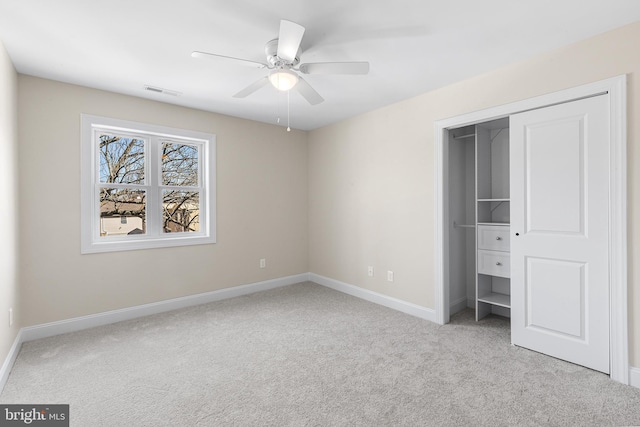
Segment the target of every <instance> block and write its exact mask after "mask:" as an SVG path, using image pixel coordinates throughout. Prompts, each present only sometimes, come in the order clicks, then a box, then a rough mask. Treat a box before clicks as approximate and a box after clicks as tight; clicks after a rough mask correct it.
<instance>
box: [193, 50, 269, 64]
mask: <svg viewBox="0 0 640 427" xmlns="http://www.w3.org/2000/svg"><path fill="white" fill-rule="evenodd" d="M191 56H192V57H194V58H203V59H212V60H220V59H221V60H225V61H229V60H230V61H235V62H237V63H239V64H242V65H248V66H250V67H254V68H266V67H267V64H263V63H261V62H256V61H251V60H249V59H240V58H234V57H232V56H224V55H216V54H215V53H207V52H198V51H197V50H196V51H193V52H191Z"/></svg>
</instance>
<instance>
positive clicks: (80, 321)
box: [22, 273, 309, 342]
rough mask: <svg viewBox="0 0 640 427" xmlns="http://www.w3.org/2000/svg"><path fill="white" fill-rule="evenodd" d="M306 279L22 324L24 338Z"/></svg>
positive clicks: (283, 279) (289, 278) (302, 276)
mask: <svg viewBox="0 0 640 427" xmlns="http://www.w3.org/2000/svg"><path fill="white" fill-rule="evenodd" d="M307 280H309V274H308V273H303V274H297V275H294V276H287V277H280V278H278V279H272V280H266V281H264V282H256V283H251V284H248V285H241V286H234V287H232V288H226V289H220V290H217V291H211V292H205V293H202V294H196V295H189V296H186V297H180V298H173V299H170V300H166V301H159V302H154V303H150V304H143V305H138V306H135V307H128V308H123V309H120V310H112V311H106V312H104V313H97V314H90V315H88V316H81V317H74V318H72V319H66V320H60V321H57V322H51V323H44V324H41V325H36V326H27V327H26V328H22V342H27V341H32V340H37V339H40V338H47V337H52V336H54V335H60V334H66V333H69V332H75V331H80V330H82V329H89V328H93V327H96V326H102V325H109V324H111V323H117V322H122V321H124V320H130V319H136V318H138V317H144V316H149V315H152V314H158V313H164V312H166V311H171V310H177V309H179V308H184V307H192V306H195V305H200V304H207V303H210V302H214V301H220V300H224V299H229V298H234V297H238V296H241V295H248V294H252V293H254V292H260V291H266V290H269V289H275V288H279V287H281V286H288V285H293V284H295V283H300V282H305V281H307Z"/></svg>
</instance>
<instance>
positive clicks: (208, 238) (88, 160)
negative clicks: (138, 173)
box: [80, 114, 216, 254]
mask: <svg viewBox="0 0 640 427" xmlns="http://www.w3.org/2000/svg"><path fill="white" fill-rule="evenodd" d="M80 117H81V136H80V143H81V150H80V151H81V168H80V172H81V185H80V187H81V188H80V193H81V194H80V200H81V215H80V227H81V233H80V234H81V244H80V251H81V253H82V254H91V253H100V252H116V251H127V250H137V249H151V248H165V247H173V246H188V245H205V244H213V243H216V226H215V224H216V221H215V212H216V197H215V194H216V193H215V189H216V186H215V165H216V161H215V155H216V137H215V135H213V134H209V133H203V132H196V131H191V130H184V129H175V128H170V127H164V126H157V125H150V124H145V123H138V122H132V121H127V120H120V119H113V118H109V117H101V116H94V115H89V114H81V115H80ZM100 131H107V132H112V133H115V134H118V135H126V136H135V137H136V138H140V139H143V140H144V141H145V184H144V185H136V187H139V188H140V189H143V190H146V203H147V206H146V215H147V218H146V224H147V227H146V233H145V234H134V235H126V236H100V203H99V191H100V186H101V185H102V186H103V185H104V183H100V178H99V170H100V169H99V161H100V158H99V154H100V153H99V150H98V144H97V139H96V135H97V133H98V132H100ZM164 142H178V143H184V144H188V145H196V146H198V153H199V158H198V164H199V171H198V172H199V175H198V179H199V184H198V187H173V188H185V189H187V190H189V189H192V190H197V191H199V192H200V212H199V215H200V218H199V231H194V232H185V233H165V232H163V231H162V211H161V210H162V202H161V200H162V198H161V193H162V190H163V189H167V188H169V187H167V186H164V185H161V184H162V179H161V174H162V170H161V167H160V165H161V160H160V155H161V154H160V153H161V150H160V147H161V146H162V144H163V143H164ZM109 186H111V185H109ZM130 186H131V185H130V184H115V185H114V187H117V188H126V187H130Z"/></svg>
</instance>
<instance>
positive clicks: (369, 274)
mask: <svg viewBox="0 0 640 427" xmlns="http://www.w3.org/2000/svg"><path fill="white" fill-rule="evenodd" d="M367 276H369V277H373V267H371V266H369V267H367Z"/></svg>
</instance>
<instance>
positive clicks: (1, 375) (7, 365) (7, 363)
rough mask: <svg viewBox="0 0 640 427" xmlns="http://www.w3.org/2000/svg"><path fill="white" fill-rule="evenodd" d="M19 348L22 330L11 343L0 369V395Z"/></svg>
mask: <svg viewBox="0 0 640 427" xmlns="http://www.w3.org/2000/svg"><path fill="white" fill-rule="evenodd" d="M20 346H22V330H20V331H18V335H16V339H15V340H14V341H13V345H12V346H11V348H10V349H9V354H7V357H6V359H5V360H4V363H3V364H2V367H1V368H0V393H2V390H4V385H5V384H6V383H7V379H9V373H10V372H11V368H13V364H14V362H15V361H16V357H18V352H19V351H20Z"/></svg>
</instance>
